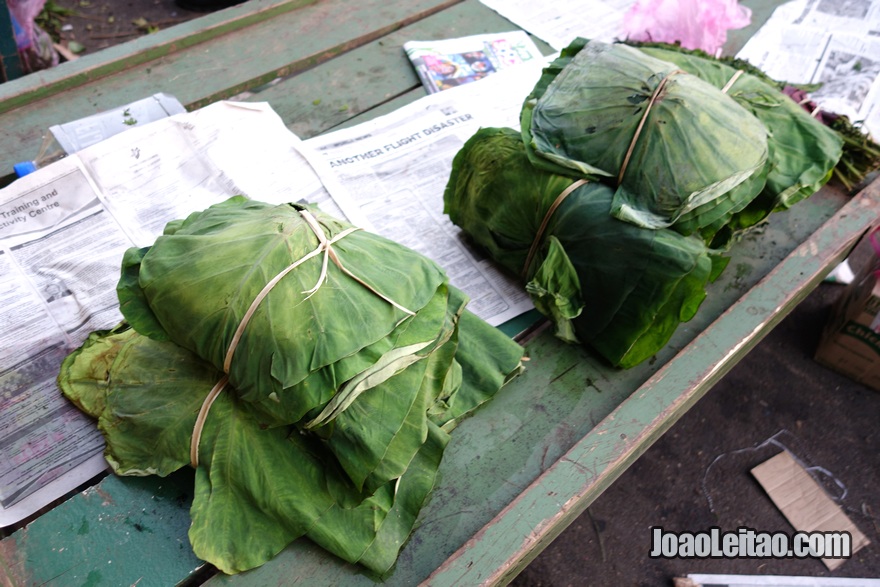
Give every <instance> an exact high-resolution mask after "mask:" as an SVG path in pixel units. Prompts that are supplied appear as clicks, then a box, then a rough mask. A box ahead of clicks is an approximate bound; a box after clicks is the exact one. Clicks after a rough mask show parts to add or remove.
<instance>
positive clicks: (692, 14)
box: [623, 0, 752, 55]
mask: <svg viewBox="0 0 880 587" xmlns="http://www.w3.org/2000/svg"><path fill="white" fill-rule="evenodd" d="M751 21H752V11H751V10H749V9H748V8H746V7H745V6H740V5H739V4H738V3H737V1H736V0H638V2H636V4H635V5H633V7H632V8H631V9H630V10H629V12H627V13H626V15H625V16H624V22H623V26H624V32H625V35H626V37H627V38H628V39H629V40H632V41H650V42H659V43H680V44H681V46H682V47H684V48H686V49H702V50H703V51H705V52H706V53H709V54H710V55H716V54H717V53H718V52H719V51H720V50H721V47H722V46H723V45H724V43H725V42H726V41H727V31H729V30H731V29H739V28H742V27H744V26H746V25H748V24H749V23H750V22H751Z"/></svg>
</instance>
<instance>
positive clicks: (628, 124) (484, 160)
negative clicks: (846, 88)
mask: <svg viewBox="0 0 880 587" xmlns="http://www.w3.org/2000/svg"><path fill="white" fill-rule="evenodd" d="M520 122H521V132H519V133H517V132H515V131H512V130H503V129H482V130H480V131H479V132H478V133H477V134H476V135H475V136H474V137H472V138H471V139H470V140H469V141H468V142H467V143H466V144H465V145H464V147H463V148H462V149H461V151H460V152H459V153H458V155H457V156H456V158H455V160H454V162H453V167H452V172H451V174H450V177H449V181H448V183H447V186H446V191H445V194H444V201H445V210H446V212H447V213H448V214H449V216H450V218H451V219H452V221H453V222H454V223H455V224H457V225H458V226H460V227H461V228H462V229H463V230H464V231H465V233H467V234H468V235H469V236H470V237H471V238H472V239H473V241H474V242H476V243H477V244H479V245H480V246H482V247H484V248H485V249H486V250H487V251H488V253H489V255H490V256H491V257H492V258H493V259H495V260H496V261H497V262H498V263H500V264H501V265H503V266H504V267H505V268H506V269H507V270H508V271H510V272H512V273H514V274H518V275H520V276H521V277H522V278H523V279H524V281H525V282H526V286H525V287H526V290H527V292H528V293H529V295H530V296H531V298H532V300H533V301H534V303H535V306H536V307H537V308H538V310H540V311H541V312H542V313H544V314H545V315H547V316H548V317H550V318H551V319H552V320H553V322H554V323H555V325H556V333H557V336H559V337H560V338H562V339H563V340H566V341H570V342H574V341H580V342H583V343H586V344H589V345H590V346H592V347H593V348H595V349H596V350H597V351H598V352H599V353H600V354H601V355H602V356H603V357H605V358H606V359H607V360H608V361H609V362H610V363H612V364H613V365H616V366H620V367H632V366H634V365H636V364H638V363H640V362H641V361H644V360H645V359H647V358H649V357H650V356H652V355H653V354H654V353H656V352H657V351H658V350H660V349H661V348H662V347H663V346H664V345H665V344H666V343H667V342H668V340H669V338H670V337H671V336H672V334H673V332H674V331H675V330H676V328H677V327H678V325H679V324H680V323H681V322H685V321H687V320H690V319H691V318H692V317H693V316H694V315H695V313H696V311H697V309H698V308H699V306H700V304H701V302H702V300H703V299H704V297H705V296H706V284H707V283H708V282H709V281H712V280H714V279H715V278H717V277H718V275H720V273H721V272H722V271H723V270H724V267H725V265H726V263H727V258H725V257H723V256H722V254H723V252H724V251H726V250H727V249H728V248H729V247H730V246H731V244H732V243H733V242H734V241H735V239H736V237H737V235H739V234H741V233H742V231H744V230H746V229H748V228H750V227H752V226H754V225H755V224H757V223H758V222H760V221H762V220H763V219H765V218H766V217H767V216H768V215H769V214H770V213H771V212H774V211H779V210H785V209H786V208H788V207H790V206H792V205H793V204H795V203H797V202H798V201H800V200H802V199H804V198H806V197H808V196H809V195H810V194H812V193H813V192H815V191H816V190H818V189H819V188H820V187H821V186H822V185H823V184H824V183H825V182H826V181H828V179H829V178H830V177H831V174H832V170H833V169H834V167H835V165H836V164H837V162H838V160H839V159H840V157H841V148H842V140H841V138H840V137H839V136H838V134H837V133H835V132H834V131H833V130H831V129H829V128H827V127H825V126H823V125H822V124H821V123H819V122H818V121H816V120H814V119H813V118H812V117H810V115H809V114H808V113H806V112H805V111H804V110H803V109H802V108H800V107H799V106H798V105H797V104H796V103H795V102H793V101H792V100H791V99H789V98H788V97H787V96H785V95H784V94H783V93H782V92H781V91H779V89H778V88H777V87H774V85H773V84H771V83H768V81H767V79H766V78H765V77H763V76H761V75H755V74H753V72H750V71H742V70H737V69H735V68H733V67H730V66H728V65H726V64H724V63H721V62H720V61H718V60H714V59H712V58H709V57H707V56H704V55H700V54H697V53H693V52H683V51H679V50H674V49H673V48H670V47H668V46H651V47H641V48H636V47H632V46H628V45H624V44H606V43H601V42H597V41H590V40H587V39H576V40H575V41H573V42H572V43H571V44H570V45H569V46H568V47H566V48H565V49H564V50H563V51H562V52H561V54H560V56H559V57H558V58H557V59H555V60H554V61H553V62H552V63H551V64H550V65H549V66H547V67H546V68H545V69H544V72H543V74H542V76H541V78H540V79H539V81H538V82H537V84H536V85H535V87H534V89H533V90H532V92H531V93H530V95H529V96H528V97H527V98H526V100H525V101H524V103H523V107H522V112H521V118H520Z"/></svg>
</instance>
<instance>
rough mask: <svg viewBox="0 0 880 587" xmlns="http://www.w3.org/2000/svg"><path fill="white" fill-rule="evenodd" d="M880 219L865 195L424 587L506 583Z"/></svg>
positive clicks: (877, 188) (877, 185)
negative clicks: (429, 586)
mask: <svg viewBox="0 0 880 587" xmlns="http://www.w3.org/2000/svg"><path fill="white" fill-rule="evenodd" d="M878 212H880V181H875V182H874V183H873V184H871V185H870V186H868V187H867V188H866V189H865V190H864V191H863V192H862V193H861V194H860V195H859V196H858V197H856V198H854V199H853V200H852V201H851V202H849V203H848V204H847V205H846V206H845V207H844V208H843V209H842V210H841V211H840V213H838V214H837V215H835V216H834V217H833V218H832V219H831V220H829V221H828V222H827V223H826V224H824V225H823V226H822V227H821V228H820V229H819V230H817V231H816V233H815V234H813V235H812V236H811V237H810V238H809V239H808V240H807V241H805V242H804V243H803V244H801V245H800V246H799V247H798V248H796V249H795V250H794V251H793V252H792V253H791V254H790V255H789V256H788V257H787V258H786V259H785V261H784V262H782V263H780V264H779V265H778V266H776V267H775V268H774V269H773V270H772V271H771V272H770V274H769V275H767V276H766V277H765V278H764V279H763V280H761V281H760V282H759V283H758V284H757V285H755V286H754V287H752V288H750V289H749V291H748V292H747V293H746V294H745V295H744V296H743V297H742V298H741V299H740V300H739V301H738V302H737V303H736V305H734V306H733V307H731V308H729V309H728V310H727V311H725V312H724V313H723V314H722V315H721V316H720V317H719V318H718V319H717V320H716V321H715V322H713V323H712V324H711V325H710V326H709V327H707V328H706V329H705V331H704V332H703V333H702V334H701V335H700V336H699V337H697V338H696V339H695V340H694V341H693V343H692V344H691V345H690V346H689V347H687V348H686V349H685V350H684V351H683V352H682V353H680V354H679V355H678V356H676V357H675V358H674V359H673V360H672V361H670V362H669V363H667V364H666V365H664V366H663V368H661V369H660V370H659V371H658V372H657V373H655V374H654V375H653V376H652V377H651V378H650V379H649V380H648V381H647V382H645V384H644V385H642V386H641V387H640V388H639V389H638V390H637V391H636V392H635V393H634V394H633V395H632V397H630V398H629V399H627V400H626V401H624V402H622V403H621V404H620V406H618V407H617V408H616V409H615V410H614V411H613V412H612V413H611V414H609V415H608V416H607V417H606V418H605V419H604V420H603V421H602V422H601V423H599V424H598V425H597V426H596V427H595V428H594V429H593V430H591V431H590V432H589V433H588V434H587V435H586V436H584V437H583V438H582V439H581V440H579V441H578V442H577V443H576V444H575V445H574V446H573V447H572V448H571V450H569V451H568V452H567V453H566V454H565V455H564V456H563V457H562V458H560V459H559V460H558V461H556V462H555V463H554V465H553V466H552V467H550V468H549V469H548V470H547V471H545V472H544V473H543V474H542V475H541V476H540V477H538V478H537V479H536V480H535V481H534V482H533V483H532V484H531V485H530V486H529V487H528V488H527V489H526V490H525V491H523V492H522V493H521V494H520V495H518V496H517V498H516V499H515V500H514V501H513V502H511V503H510V504H509V505H508V506H507V507H506V508H504V510H503V511H501V512H500V513H499V514H498V515H497V516H495V517H494V518H493V519H492V520H491V521H490V522H489V523H488V524H486V525H485V526H484V527H483V528H482V529H481V530H480V531H479V532H477V533H476V534H475V535H474V536H473V537H472V538H471V539H470V540H468V541H467V543H465V544H464V545H463V546H462V547H461V548H460V549H459V550H457V551H456V552H455V553H454V554H453V555H452V556H451V557H450V558H449V559H448V560H447V561H446V562H445V563H444V564H443V565H442V566H440V567H439V568H438V569H437V570H436V571H435V572H434V573H433V574H432V575H431V576H430V578H429V579H428V580H427V581H426V583H427V584H430V585H432V586H438V587H439V586H443V585H501V584H505V583H506V582H508V581H509V580H510V579H511V578H512V577H514V576H515V575H516V574H517V573H518V572H519V571H520V570H522V568H524V567H525V565H526V564H528V562H529V561H531V560H532V559H533V558H534V557H535V556H537V554H538V553H539V552H540V551H541V550H543V548H544V547H545V546H547V545H548V544H549V543H550V542H551V541H552V540H553V539H554V538H555V537H556V536H558V535H559V533H560V532H561V531H562V530H563V529H564V528H565V527H566V526H567V525H568V524H569V523H571V522H572V521H573V520H574V519H575V518H576V517H577V516H578V515H580V514H581V513H582V512H583V511H584V510H585V509H586V508H587V507H588V506H589V504H590V503H591V502H592V501H593V500H594V499H595V498H596V497H598V496H599V495H600V494H601V493H602V491H603V490H604V489H605V488H606V487H608V486H609V485H610V484H611V483H612V482H613V481H614V480H615V479H616V478H617V477H618V476H619V475H620V474H621V473H622V472H623V471H624V470H626V468H627V467H628V466H629V465H630V464H632V463H633V462H634V461H635V460H636V459H637V458H638V457H639V456H640V455H641V454H642V453H643V452H644V451H645V450H647V449H648V447H650V445H651V444H652V443H653V442H654V441H655V440H656V439H657V438H659V437H660V436H661V435H662V434H663V433H664V432H665V431H666V430H668V429H669V428H670V427H671V426H672V425H673V424H674V423H675V422H676V421H677V420H678V418H679V417H680V416H681V415H683V414H684V413H685V412H686V411H687V410H688V409H689V408H690V407H691V406H692V405H693V404H694V403H695V402H696V401H697V400H698V399H699V398H700V397H702V396H703V395H704V394H705V393H706V391H708V389H710V388H711V386H712V385H714V384H715V383H716V382H717V381H718V380H720V378H721V377H722V376H723V375H724V374H725V373H727V372H728V371H729V369H730V368H731V367H732V366H733V365H734V364H736V363H737V362H738V361H739V360H740V359H741V358H742V357H743V356H744V355H745V354H746V353H747V352H748V351H749V350H751V349H752V348H753V347H754V346H755V345H756V344H757V343H758V342H759V341H760V339H761V338H762V337H763V336H764V335H765V334H766V333H767V332H769V330H770V329H771V328H773V326H775V325H776V324H777V323H778V322H779V321H780V320H782V318H783V317H784V316H785V315H786V314H788V312H789V311H790V310H791V309H792V308H794V307H795V306H796V305H797V304H798V303H799V302H800V301H802V300H803V298H804V297H806V295H807V294H808V293H809V292H810V291H811V290H812V289H813V288H815V286H816V285H817V284H818V283H819V282H820V281H821V280H822V279H823V278H824V276H825V275H826V274H827V273H828V271H829V270H830V269H832V268H833V267H834V266H835V265H836V264H837V263H838V262H840V261H841V260H842V259H843V258H845V256H846V254H847V253H848V252H849V250H850V249H851V248H852V246H854V244H855V243H856V241H857V239H858V238H859V237H860V236H861V235H862V234H863V233H864V232H865V231H866V230H867V229H868V228H869V227H870V226H871V225H873V224H874V223H875V222H876V219H877V218H878Z"/></svg>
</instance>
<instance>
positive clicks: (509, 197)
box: [444, 128, 713, 367]
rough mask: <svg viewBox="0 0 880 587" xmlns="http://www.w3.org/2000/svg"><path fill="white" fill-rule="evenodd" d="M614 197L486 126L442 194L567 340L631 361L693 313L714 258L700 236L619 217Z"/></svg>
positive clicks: (615, 360) (621, 362) (619, 361)
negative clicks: (536, 160)
mask: <svg viewBox="0 0 880 587" xmlns="http://www.w3.org/2000/svg"><path fill="white" fill-rule="evenodd" d="M572 186H575V188H574V189H573V191H571V192H570V193H569V194H568V195H567V196H566V197H565V198H564V200H562V202H561V203H558V197H559V196H560V194H562V193H563V192H565V191H566V190H567V189H568V188H570V187H572ZM613 197H614V190H613V189H611V188H610V187H608V186H606V185H604V184H602V183H598V182H588V183H583V184H582V185H580V184H576V183H575V180H573V179H571V178H570V177H567V176H565V175H560V174H556V173H552V172H550V171H545V170H543V169H539V168H535V167H532V166H531V165H530V164H529V159H528V156H527V154H526V149H525V146H524V145H523V142H522V140H521V139H520V137H519V134H518V133H517V132H516V131H513V130H511V129H503V128H486V129H481V130H479V131H478V132H477V133H476V134H475V135H474V136H473V137H472V138H471V139H470V140H468V141H467V143H465V145H464V147H462V149H461V150H460V151H459V153H458V154H457V155H456V157H455V160H454V161H453V167H452V174H451V176H450V179H449V183H448V184H447V187H446V191H445V194H444V201H445V210H446V213H447V214H449V216H450V218H451V219H452V221H453V222H454V223H455V224H456V225H458V226H460V227H461V228H462V229H463V230H464V231H465V232H466V233H467V234H468V235H469V236H470V237H471V238H472V239H473V241H474V242H476V243H477V244H478V245H480V246H481V247H483V248H484V249H486V250H487V252H488V253H489V255H490V256H491V257H492V258H493V259H495V260H496V261H498V262H499V263H500V264H501V265H502V266H503V267H504V268H506V269H507V270H508V271H509V272H511V273H513V274H518V275H521V276H522V277H523V279H524V281H525V282H526V290H527V291H528V292H529V294H530V296H531V298H532V300H533V302H534V303H535V306H536V307H537V308H538V310H540V311H541V312H542V313H544V314H545V315H547V316H548V317H550V318H551V319H552V320H553V322H554V323H555V324H556V332H557V335H558V336H559V337H560V338H562V339H563V340H566V341H569V342H577V341H579V342H582V343H586V344H589V345H590V346H592V347H593V348H594V349H596V350H597V351H598V352H599V353H600V354H601V355H602V356H604V357H605V358H606V359H607V360H608V361H609V362H611V363H612V364H614V365H617V366H621V367H631V366H634V365H636V364H638V363H640V362H642V361H644V360H645V359H647V358H648V357H650V356H651V355H653V354H654V353H656V352H657V350H659V349H660V348H661V347H662V346H663V345H664V344H666V342H667V341H668V340H669V337H670V336H671V335H672V333H673V332H674V330H675V328H676V327H677V326H678V324H679V323H680V322H682V321H686V320H689V319H690V318H691V317H693V315H694V314H695V313H696V311H697V309H698V308H699V306H700V303H701V302H702V300H703V299H704V297H705V295H706V294H705V285H706V283H707V282H708V281H709V279H710V277H711V275H712V270H713V261H712V257H711V255H710V251H709V249H708V248H707V247H706V245H705V243H704V242H703V241H702V240H701V239H700V238H698V237H696V236H684V235H681V234H679V233H678V232H676V231H674V230H669V229H659V230H648V229H644V228H641V227H639V226H636V225H634V224H631V223H629V222H625V221H622V220H619V219H617V218H614V217H613V216H611V215H610V213H609V211H610V210H611V206H612V200H613ZM556 204H558V207H555V208H554V209H553V210H552V213H550V212H551V208H553V207H554V206H555V205H556ZM542 220H546V225H545V226H544V227H543V230H542V228H541V224H542ZM535 245H537V246H535ZM530 253H531V256H530Z"/></svg>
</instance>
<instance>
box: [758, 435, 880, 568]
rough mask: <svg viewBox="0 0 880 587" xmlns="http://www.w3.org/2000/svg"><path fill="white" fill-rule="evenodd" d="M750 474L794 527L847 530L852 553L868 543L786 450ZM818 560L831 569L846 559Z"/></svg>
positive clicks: (800, 528)
mask: <svg viewBox="0 0 880 587" xmlns="http://www.w3.org/2000/svg"><path fill="white" fill-rule="evenodd" d="M752 475H754V476H755V478H756V479H757V480H758V482H759V483H760V484H761V485H762V486H763V487H764V490H765V491H766V492H767V494H768V495H769V496H770V499H771V500H773V503H774V504H776V507H778V508H779V509H780V511H781V512H782V514H783V515H784V516H785V517H786V519H787V520H788V521H789V522H791V525H792V526H794V528H795V530H798V531H803V532H849V533H850V535H851V536H852V554H855V553H856V552H857V551H858V550H859V549H860V548H862V547H863V546H867V545H868V544H870V540H868V537H867V536H865V535H864V534H862V532H861V531H860V530H859V529H858V528H857V527H856V526H855V524H853V523H852V521H851V520H850V519H849V518H848V517H847V515H846V514H845V513H844V511H843V510H842V509H841V508H840V506H838V505H837V504H836V503H834V501H833V500H832V499H831V498H830V497H829V496H828V494H827V493H826V492H825V490H824V489H823V488H822V486H821V485H819V484H818V483H817V482H816V480H815V479H813V478H812V477H811V476H810V474H809V473H807V471H806V470H805V469H804V468H803V467H801V466H800V465H799V464H798V463H797V462H796V461H795V460H794V458H792V456H791V455H790V454H789V453H788V452H785V451H783V452H781V453H779V454H778V455H776V456H775V457H773V458H771V459H769V460H767V461H764V462H763V463H761V464H760V465H758V466H757V467H755V468H754V469H752ZM822 562H824V563H825V566H827V567H828V569H829V570H832V571H833V570H834V569H836V568H837V567H839V566H840V565H842V564H843V563H844V562H846V559H842V558H832V559H829V558H823V559H822Z"/></svg>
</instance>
